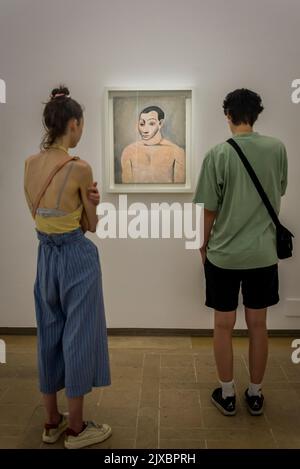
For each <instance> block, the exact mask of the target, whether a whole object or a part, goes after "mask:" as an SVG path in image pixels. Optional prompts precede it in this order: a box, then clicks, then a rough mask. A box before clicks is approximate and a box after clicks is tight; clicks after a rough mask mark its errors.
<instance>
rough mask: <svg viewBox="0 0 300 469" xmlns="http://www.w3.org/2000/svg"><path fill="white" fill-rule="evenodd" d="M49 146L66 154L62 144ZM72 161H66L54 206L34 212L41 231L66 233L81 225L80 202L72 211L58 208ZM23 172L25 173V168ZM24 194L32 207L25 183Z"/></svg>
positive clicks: (81, 206)
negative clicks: (66, 167)
mask: <svg viewBox="0 0 300 469" xmlns="http://www.w3.org/2000/svg"><path fill="white" fill-rule="evenodd" d="M51 148H57V149H60V150H62V151H64V152H65V153H67V154H68V151H67V150H66V149H65V148H64V147H63V146H60V145H56V146H54V145H53V146H52V147H51ZM73 163H74V162H73V161H71V162H70V163H67V166H68V169H67V172H66V174H65V177H64V180H63V184H62V185H61V187H60V190H59V191H58V195H57V201H56V204H55V208H46V207H38V208H37V210H36V214H35V218H34V220H35V224H36V229H37V230H39V231H41V232H43V233H47V234H51V233H66V232H68V231H73V230H76V228H79V227H80V226H81V224H80V220H81V217H82V211H83V204H82V203H80V205H79V206H78V207H77V208H76V209H75V210H73V212H66V211H64V210H61V209H60V208H59V205H60V201H61V197H62V195H63V193H64V188H65V186H66V182H67V180H68V177H69V175H70V172H71V170H72V167H73ZM25 173H26V169H25ZM25 175H26V174H25ZM25 179H26V178H25ZM25 182H27V181H25ZM25 195H26V199H27V202H28V204H29V205H30V207H31V209H32V206H33V204H32V202H31V200H30V197H29V195H28V192H27V187H26V184H25Z"/></svg>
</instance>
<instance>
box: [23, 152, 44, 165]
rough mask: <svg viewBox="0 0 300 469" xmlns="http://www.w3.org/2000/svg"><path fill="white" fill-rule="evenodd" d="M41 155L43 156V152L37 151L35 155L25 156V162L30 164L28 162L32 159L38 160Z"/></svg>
mask: <svg viewBox="0 0 300 469" xmlns="http://www.w3.org/2000/svg"><path fill="white" fill-rule="evenodd" d="M40 156H41V152H40V153H36V154H35V155H30V156H28V157H27V158H25V164H28V163H30V162H31V161H35V160H37V159H38V158H40Z"/></svg>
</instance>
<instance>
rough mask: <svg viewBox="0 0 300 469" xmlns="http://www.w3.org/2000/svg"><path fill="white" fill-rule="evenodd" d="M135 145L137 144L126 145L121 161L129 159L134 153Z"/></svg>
mask: <svg viewBox="0 0 300 469" xmlns="http://www.w3.org/2000/svg"><path fill="white" fill-rule="evenodd" d="M137 143H138V142H134V143H130V144H129V145H127V147H125V148H124V150H123V151H122V155H121V158H122V160H127V159H130V157H131V156H132V155H133V154H135V153H136V146H137Z"/></svg>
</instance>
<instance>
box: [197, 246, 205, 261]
mask: <svg viewBox="0 0 300 469" xmlns="http://www.w3.org/2000/svg"><path fill="white" fill-rule="evenodd" d="M199 251H200V254H201V258H202V263H203V265H204V262H205V259H206V246H202V248H200V249H199Z"/></svg>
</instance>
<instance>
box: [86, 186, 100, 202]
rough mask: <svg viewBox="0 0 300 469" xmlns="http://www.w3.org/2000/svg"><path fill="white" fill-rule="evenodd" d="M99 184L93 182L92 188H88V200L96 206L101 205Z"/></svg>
mask: <svg viewBox="0 0 300 469" xmlns="http://www.w3.org/2000/svg"><path fill="white" fill-rule="evenodd" d="M97 184H98V183H97V182H93V185H92V186H91V187H88V190H87V192H88V199H89V200H90V201H91V202H92V203H93V204H94V205H96V206H97V205H99V203H100V194H99V191H98V188H97V187H96V186H97Z"/></svg>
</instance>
